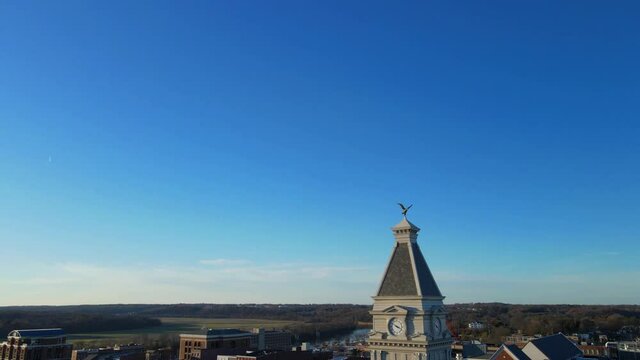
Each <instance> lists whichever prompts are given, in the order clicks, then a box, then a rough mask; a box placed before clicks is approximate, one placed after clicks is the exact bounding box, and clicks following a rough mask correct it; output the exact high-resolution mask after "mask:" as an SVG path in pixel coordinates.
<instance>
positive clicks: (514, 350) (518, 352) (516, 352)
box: [505, 344, 530, 360]
mask: <svg viewBox="0 0 640 360" xmlns="http://www.w3.org/2000/svg"><path fill="white" fill-rule="evenodd" d="M505 347H507V348H509V351H511V353H512V354H513V355H515V356H516V358H518V359H519V360H530V359H529V357H528V356H527V354H525V353H524V352H522V349H520V348H519V347H518V346H517V345H516V344H510V345H505Z"/></svg>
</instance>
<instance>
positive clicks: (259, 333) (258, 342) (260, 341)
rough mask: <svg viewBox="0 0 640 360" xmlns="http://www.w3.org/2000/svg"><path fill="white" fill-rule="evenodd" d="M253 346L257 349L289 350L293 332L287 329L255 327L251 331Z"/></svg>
mask: <svg viewBox="0 0 640 360" xmlns="http://www.w3.org/2000/svg"><path fill="white" fill-rule="evenodd" d="M251 332H252V333H253V337H252V338H251V348H252V349H256V350H283V351H284V350H289V349H291V336H292V334H291V333H290V332H288V331H285V330H265V329H263V328H255V329H253V330H252V331H251Z"/></svg>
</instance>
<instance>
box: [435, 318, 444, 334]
mask: <svg viewBox="0 0 640 360" xmlns="http://www.w3.org/2000/svg"><path fill="white" fill-rule="evenodd" d="M433 329H434V330H435V333H436V335H440V333H441V332H442V320H441V319H440V318H438V319H436V320H435V321H434V322H433Z"/></svg>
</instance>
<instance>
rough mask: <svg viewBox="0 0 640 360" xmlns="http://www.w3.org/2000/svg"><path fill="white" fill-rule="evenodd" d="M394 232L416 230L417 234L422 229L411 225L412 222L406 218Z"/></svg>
mask: <svg viewBox="0 0 640 360" xmlns="http://www.w3.org/2000/svg"><path fill="white" fill-rule="evenodd" d="M392 230H394V231H396V230H414V231H415V232H418V231H420V228H419V227H417V226H415V225H414V224H413V223H411V221H409V220H408V219H407V217H406V216H405V217H404V218H402V220H401V221H400V222H399V223H398V224H397V225H396V226H394V227H393V228H392Z"/></svg>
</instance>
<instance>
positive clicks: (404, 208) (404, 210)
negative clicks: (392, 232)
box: [398, 203, 413, 219]
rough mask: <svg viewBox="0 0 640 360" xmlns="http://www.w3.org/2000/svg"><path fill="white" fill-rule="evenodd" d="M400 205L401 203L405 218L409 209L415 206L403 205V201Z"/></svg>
mask: <svg viewBox="0 0 640 360" xmlns="http://www.w3.org/2000/svg"><path fill="white" fill-rule="evenodd" d="M398 205H400V208H401V209H402V216H404V218H405V219H406V218H407V211H409V209H411V207H412V206H413V204H411V205H409V206H408V207H405V206H404V205H402V203H398Z"/></svg>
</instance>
